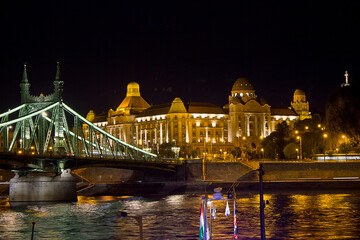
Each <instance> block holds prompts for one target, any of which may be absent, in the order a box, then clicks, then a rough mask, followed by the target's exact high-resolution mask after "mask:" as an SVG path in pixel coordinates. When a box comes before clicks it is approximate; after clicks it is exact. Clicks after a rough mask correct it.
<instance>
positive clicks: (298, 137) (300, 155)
mask: <svg viewBox="0 0 360 240" xmlns="http://www.w3.org/2000/svg"><path fill="white" fill-rule="evenodd" d="M296 138H297V139H299V141H300V152H299V158H300V160H302V143H301V137H300V136H297V137H296Z"/></svg>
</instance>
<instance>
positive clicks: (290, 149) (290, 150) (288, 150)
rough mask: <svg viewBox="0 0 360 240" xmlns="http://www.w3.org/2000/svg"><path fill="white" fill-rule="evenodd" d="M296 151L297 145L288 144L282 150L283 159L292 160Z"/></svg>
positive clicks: (295, 155)
mask: <svg viewBox="0 0 360 240" xmlns="http://www.w3.org/2000/svg"><path fill="white" fill-rule="evenodd" d="M296 149H298V151H299V148H298V145H297V144H295V143H289V144H288V145H286V146H285V148H284V154H285V157H286V158H288V159H294V158H296V157H297V154H298V151H296Z"/></svg>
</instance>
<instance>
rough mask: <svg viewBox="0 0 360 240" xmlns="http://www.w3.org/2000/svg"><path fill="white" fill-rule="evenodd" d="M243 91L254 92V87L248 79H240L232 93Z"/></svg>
mask: <svg viewBox="0 0 360 240" xmlns="http://www.w3.org/2000/svg"><path fill="white" fill-rule="evenodd" d="M243 90H254V87H253V85H252V84H251V83H250V81H249V80H247V79H246V78H238V79H237V80H236V81H235V83H234V85H233V87H232V89H231V91H233V92H234V91H243Z"/></svg>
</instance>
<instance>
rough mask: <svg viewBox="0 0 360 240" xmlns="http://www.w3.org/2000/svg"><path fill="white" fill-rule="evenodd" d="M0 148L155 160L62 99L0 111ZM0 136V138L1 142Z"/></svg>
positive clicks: (91, 156) (38, 152)
mask: <svg viewBox="0 0 360 240" xmlns="http://www.w3.org/2000/svg"><path fill="white" fill-rule="evenodd" d="M0 138H1V140H2V151H3V152H7V153H9V152H10V153H16V154H27V155H29V154H30V155H39V156H41V155H46V156H49V155H53V156H74V157H89V158H104V159H126V160H154V161H155V160H156V159H157V155H156V154H153V153H149V152H146V151H144V150H142V149H140V148H137V147H135V146H132V145H130V144H128V143H125V142H123V141H121V140H119V139H118V138H116V137H114V136H112V135H111V134H109V133H108V132H106V131H104V130H103V129H101V128H99V127H97V126H96V125H94V124H92V123H91V122H90V121H88V120H86V119H85V118H84V117H82V116H81V115H79V114H78V113H77V112H76V111H74V110H73V109H71V108H70V107H69V106H68V105H66V104H65V103H63V102H62V101H58V102H53V103H29V104H22V105H21V106H18V107H16V108H14V109H12V110H9V111H7V112H5V113H2V114H0ZM1 140H0V142H1Z"/></svg>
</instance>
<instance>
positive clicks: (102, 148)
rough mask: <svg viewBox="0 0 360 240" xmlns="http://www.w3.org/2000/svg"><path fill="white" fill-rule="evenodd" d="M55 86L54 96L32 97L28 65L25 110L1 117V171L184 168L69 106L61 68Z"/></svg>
mask: <svg viewBox="0 0 360 240" xmlns="http://www.w3.org/2000/svg"><path fill="white" fill-rule="evenodd" d="M54 86H55V90H54V93H53V94H50V95H47V96H44V95H40V96H32V95H30V83H29V81H28V77H27V70H26V64H25V65H24V74H23V79H22V82H21V83H20V88H21V105H20V106H18V107H15V108H13V109H11V110H8V111H7V112H5V113H2V114H0V142H2V147H1V149H0V168H2V169H11V170H14V171H17V172H19V173H21V172H23V173H27V172H31V171H36V172H56V173H57V174H61V173H62V172H63V171H64V169H75V168H82V167H89V166H102V167H104V166H105V167H117V168H126V169H151V168H153V169H158V170H164V171H175V170H176V167H177V166H179V165H181V163H180V162H179V161H176V160H175V159H168V160H165V159H162V158H160V157H159V156H157V155H156V154H153V153H150V152H147V151H144V150H143V149H140V148H137V147H135V146H132V145H130V144H128V143H126V142H123V141H121V140H120V139H118V138H116V137H114V136H112V135H111V134H109V133H108V132H106V131H104V130H103V129H101V128H99V127H98V126H96V125H94V124H93V123H91V122H90V121H88V120H87V119H86V118H84V117H82V116H81V115H80V114H78V113H77V112H76V111H75V110H73V109H72V108H70V107H69V106H68V105H67V104H65V103H64V102H63V100H62V92H63V81H62V80H61V79H60V67H59V63H58V64H57V71H56V77H55V81H54Z"/></svg>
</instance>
